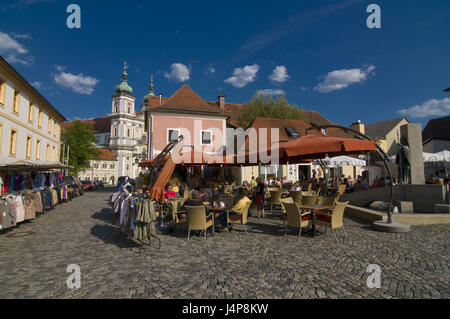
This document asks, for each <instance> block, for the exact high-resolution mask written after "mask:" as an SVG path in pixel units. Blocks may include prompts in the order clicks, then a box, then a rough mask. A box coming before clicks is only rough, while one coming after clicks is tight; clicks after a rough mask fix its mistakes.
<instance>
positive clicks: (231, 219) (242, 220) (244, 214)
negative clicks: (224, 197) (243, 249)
mask: <svg viewBox="0 0 450 319" xmlns="http://www.w3.org/2000/svg"><path fill="white" fill-rule="evenodd" d="M251 204H252V202H251V201H249V202H248V203H247V204H245V206H244V210H243V212H242V215H241V216H240V217H230V216H229V214H228V211H227V223H229V224H230V223H231V224H240V225H242V226H243V227H244V230H245V233H246V234H248V233H247V218H248V211H249V209H250V206H251Z"/></svg>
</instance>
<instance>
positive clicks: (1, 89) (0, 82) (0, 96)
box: [0, 80, 6, 106]
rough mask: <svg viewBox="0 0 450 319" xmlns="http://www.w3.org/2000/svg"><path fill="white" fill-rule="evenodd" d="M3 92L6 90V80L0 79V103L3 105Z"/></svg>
mask: <svg viewBox="0 0 450 319" xmlns="http://www.w3.org/2000/svg"><path fill="white" fill-rule="evenodd" d="M5 92H6V82H5V81H3V80H0V105H1V106H4V105H5Z"/></svg>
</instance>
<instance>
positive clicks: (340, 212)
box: [316, 201, 349, 241]
mask: <svg viewBox="0 0 450 319" xmlns="http://www.w3.org/2000/svg"><path fill="white" fill-rule="evenodd" d="M348 203H349V202H348V201H347V202H344V203H339V202H337V203H336V204H335V205H334V208H333V211H332V212H331V214H325V213H321V212H317V213H316V226H323V227H326V228H330V229H331V232H332V233H333V235H334V238H335V239H336V241H337V237H336V234H335V233H334V230H335V229H338V228H342V232H343V233H344V235H345V237H346V238H347V239H348V236H347V233H346V232H345V229H344V211H345V207H346V206H347V205H348Z"/></svg>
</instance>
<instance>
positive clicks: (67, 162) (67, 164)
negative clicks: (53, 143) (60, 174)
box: [66, 145, 70, 175]
mask: <svg viewBox="0 0 450 319" xmlns="http://www.w3.org/2000/svg"><path fill="white" fill-rule="evenodd" d="M69 151H70V145H67V154H66V156H67V159H66V166H69ZM67 175H69V169H68V168H67Z"/></svg>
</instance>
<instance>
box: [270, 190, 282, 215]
mask: <svg viewBox="0 0 450 319" xmlns="http://www.w3.org/2000/svg"><path fill="white" fill-rule="evenodd" d="M282 194H283V192H282V191H281V190H277V191H270V210H271V211H273V206H274V205H279V206H281V201H280V200H281V195H282ZM280 212H282V210H280Z"/></svg>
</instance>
